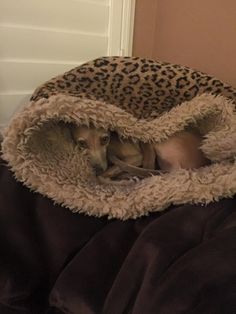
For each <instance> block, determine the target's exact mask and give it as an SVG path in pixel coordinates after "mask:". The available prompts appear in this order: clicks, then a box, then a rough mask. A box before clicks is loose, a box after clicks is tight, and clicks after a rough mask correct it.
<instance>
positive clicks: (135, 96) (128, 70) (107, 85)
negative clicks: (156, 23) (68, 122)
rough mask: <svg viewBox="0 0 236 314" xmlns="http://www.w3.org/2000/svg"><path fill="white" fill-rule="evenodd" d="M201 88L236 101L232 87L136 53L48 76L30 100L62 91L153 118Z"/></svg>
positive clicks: (190, 97)
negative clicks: (55, 75) (135, 55)
mask: <svg viewBox="0 0 236 314" xmlns="http://www.w3.org/2000/svg"><path fill="white" fill-rule="evenodd" d="M204 92H209V93H213V94H216V95H217V94H222V95H224V96H226V97H229V98H231V99H233V100H234V102H235V103H236V90H235V89H234V88H233V87H231V86H229V85H227V84H225V83H223V82H222V81H220V80H218V79H216V78H214V77H212V76H209V75H207V74H204V73H202V72H199V71H195V70H193V69H190V68H188V67H185V66H180V65H175V64H170V63H166V62H158V61H154V60H147V59H143V58H138V57H103V58H99V59H96V60H93V61H91V62H88V63H85V64H83V65H81V66H79V67H76V68H74V69H72V70H70V71H69V72H66V73H65V74H63V75H60V76H58V77H55V78H53V79H51V80H50V81H48V82H46V83H45V84H43V85H42V86H40V87H39V88H37V89H36V91H35V92H34V94H33V95H32V97H31V100H38V99H40V98H49V97H50V96H51V95H55V94H58V93H63V94H67V95H72V96H76V97H86V98H90V99H96V100H100V101H105V102H107V103H111V104H115V105H117V106H119V107H120V108H122V109H124V110H125V111H127V112H129V113H132V114H133V115H134V116H136V117H137V118H145V119H154V118H156V117H158V116H159V115H160V114H162V113H163V112H165V111H168V110H170V109H171V108H172V107H173V106H176V105H177V104H180V103H181V102H183V101H185V100H190V99H192V98H193V97H194V96H196V95H197V94H202V93H204Z"/></svg>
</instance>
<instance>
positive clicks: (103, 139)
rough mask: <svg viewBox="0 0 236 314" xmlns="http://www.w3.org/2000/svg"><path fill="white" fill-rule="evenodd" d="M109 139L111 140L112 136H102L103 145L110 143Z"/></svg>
mask: <svg viewBox="0 0 236 314" xmlns="http://www.w3.org/2000/svg"><path fill="white" fill-rule="evenodd" d="M109 141H110V136H109V135H104V136H103V137H101V144H102V145H106V144H108V143H109Z"/></svg>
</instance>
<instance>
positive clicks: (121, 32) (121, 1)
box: [107, 0, 135, 56]
mask: <svg viewBox="0 0 236 314" xmlns="http://www.w3.org/2000/svg"><path fill="white" fill-rule="evenodd" d="M109 7H110V12H109V25H108V50H107V54H108V56H131V55H132V45H133V27H134V12H135V0H110V2H109Z"/></svg>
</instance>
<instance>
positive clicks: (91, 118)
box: [2, 94, 236, 219]
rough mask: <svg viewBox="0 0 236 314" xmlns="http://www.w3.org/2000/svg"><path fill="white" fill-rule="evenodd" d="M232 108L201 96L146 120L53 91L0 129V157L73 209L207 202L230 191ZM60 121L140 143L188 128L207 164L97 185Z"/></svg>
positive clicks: (141, 209)
mask: <svg viewBox="0 0 236 314" xmlns="http://www.w3.org/2000/svg"><path fill="white" fill-rule="evenodd" d="M234 107H235V106H234V104H233V102H232V101H230V100H229V99H227V98H225V97H223V96H213V95H210V94H203V95H200V96H197V97H195V98H194V99H192V100H191V101H187V102H184V103H182V104H181V105H179V106H177V107H174V108H173V109H171V110H170V111H169V112H166V113H164V114H163V115H162V116H160V117H159V118H157V119H154V120H152V121H146V120H138V119H136V118H134V117H133V116H132V115H131V114H129V113H127V112H125V111H124V110H122V109H120V108H118V107H116V106H114V105H111V104H106V103H103V102H100V101H95V100H89V99H80V98H78V97H72V96H68V95H62V94H58V95H56V96H51V97H50V98H49V99H41V100H38V101H36V102H31V103H30V104H29V105H28V106H26V107H25V108H24V110H23V111H22V112H20V113H18V114H17V115H16V116H15V117H14V118H13V120H12V121H11V123H10V125H9V127H8V128H7V129H6V130H5V134H4V141H3V144H2V151H3V158H4V159H5V160H7V161H8V163H9V165H10V167H11V168H12V170H13V172H14V174H15V177H16V178H17V179H18V180H20V181H21V182H23V183H24V184H25V185H26V186H28V187H30V188H31V189H32V190H34V191H38V192H40V193H41V194H43V195H46V196H48V197H49V198H51V199H53V200H54V201H55V202H56V203H59V204H62V205H64V206H65V207H68V208H69V209H70V210H72V211H73V212H83V213H86V214H88V215H95V216H103V215H107V216H108V217H109V218H120V219H128V218H136V217H139V216H142V215H147V214H148V213H149V212H151V211H162V210H164V209H165V208H167V207H168V206H169V205H170V204H184V203H202V204H207V203H209V202H211V201H215V200H218V199H220V198H223V197H232V196H233V195H234V194H235V193H236V162H235V156H236V113H235V108H234ZM62 122H63V123H62ZM66 123H76V124H78V125H80V124H87V125H88V124H89V123H93V124H94V125H95V126H98V127H104V128H105V129H111V130H115V131H117V132H118V133H119V134H120V135H122V136H124V137H127V138H131V139H133V140H141V141H143V142H161V141H163V140H165V139H167V138H168V137H169V136H171V135H172V134H174V133H176V132H178V131H181V130H183V129H184V128H186V127H188V126H194V127H197V128H198V129H199V130H200V132H201V133H202V134H203V135H204V141H203V145H202V150H203V152H204V153H205V155H206V156H207V157H208V158H209V159H210V160H212V161H213V163H212V165H210V166H207V167H204V168H201V169H197V170H190V171H187V170H179V171H176V172H173V173H169V174H163V175H159V176H153V177H149V178H146V179H143V180H133V181H131V182H130V183H129V184H128V185H127V184H126V185H105V184H101V183H99V182H97V180H96V177H95V176H94V174H93V172H92V169H91V168H90V165H89V162H88V160H87V158H86V156H84V155H83V154H81V153H80V152H79V151H78V148H77V147H76V146H75V145H74V143H73V142H72V140H71V139H70V137H69V136H68V134H67V126H66Z"/></svg>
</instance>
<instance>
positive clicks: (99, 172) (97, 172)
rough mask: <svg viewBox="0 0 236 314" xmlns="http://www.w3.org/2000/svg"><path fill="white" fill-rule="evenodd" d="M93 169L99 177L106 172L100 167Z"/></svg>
mask: <svg viewBox="0 0 236 314" xmlns="http://www.w3.org/2000/svg"><path fill="white" fill-rule="evenodd" d="M93 169H94V171H95V173H96V175H97V176H99V175H101V174H102V173H103V172H104V169H103V168H102V167H101V166H100V165H94V166H93Z"/></svg>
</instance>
